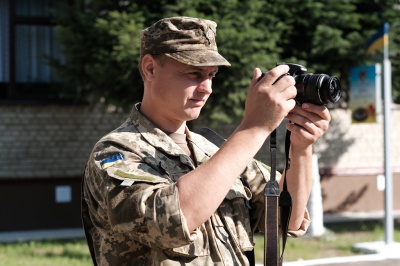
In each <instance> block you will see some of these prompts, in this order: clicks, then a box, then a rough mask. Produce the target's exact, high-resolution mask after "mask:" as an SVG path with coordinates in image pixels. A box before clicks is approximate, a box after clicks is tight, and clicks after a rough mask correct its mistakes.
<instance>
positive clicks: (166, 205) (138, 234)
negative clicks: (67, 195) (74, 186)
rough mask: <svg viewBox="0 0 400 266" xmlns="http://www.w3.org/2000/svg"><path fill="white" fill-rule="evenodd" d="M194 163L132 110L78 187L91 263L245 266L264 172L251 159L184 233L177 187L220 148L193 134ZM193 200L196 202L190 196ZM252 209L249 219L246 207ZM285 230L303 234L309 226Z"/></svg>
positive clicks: (260, 219) (259, 223)
mask: <svg viewBox="0 0 400 266" xmlns="http://www.w3.org/2000/svg"><path fill="white" fill-rule="evenodd" d="M188 143H189V145H191V146H192V151H193V153H194V158H196V162H194V161H193V160H192V159H191V158H190V157H189V156H187V155H186V154H185V153H184V152H183V151H182V149H181V148H180V147H179V146H178V145H177V144H176V143H175V142H174V141H173V140H172V139H171V138H170V137H168V136H167V135H166V134H165V133H164V132H163V131H161V130H160V129H158V128H156V127H155V126H154V125H153V124H152V123H151V122H150V121H148V120H147V119H146V118H145V117H144V116H143V115H141V113H140V112H139V111H138V110H137V109H136V108H133V111H132V114H131V116H130V118H128V120H127V121H126V122H125V123H124V124H122V125H121V126H120V127H119V128H117V129H116V130H114V131H113V132H111V133H109V134H107V135H106V136H104V137H103V138H102V139H101V140H100V141H99V142H98V143H97V144H96V145H95V147H94V149H93V151H92V153H91V155H90V158H89V161H88V163H87V166H86V169H85V173H84V177H83V183H82V220H83V224H84V229H85V234H86V238H87V241H88V245H89V249H90V251H91V255H92V258H93V262H94V264H95V265H114V266H115V265H171V266H173V265H229V266H231V265H248V264H249V263H248V260H247V258H246V257H245V255H244V252H245V251H249V250H252V249H253V233H254V232H255V231H257V230H260V231H263V228H262V227H263V225H264V196H263V187H264V185H265V182H266V180H267V179H268V178H269V171H268V167H266V166H265V165H263V164H261V163H260V162H257V161H253V162H252V163H250V164H249V166H248V167H247V169H246V170H245V171H244V172H243V174H242V178H244V179H245V180H246V181H247V182H248V184H249V186H248V187H249V188H250V189H249V188H248V187H246V186H244V185H243V183H242V181H241V179H240V178H239V177H238V179H237V181H236V183H235V184H234V185H233V186H232V188H231V189H230V190H229V192H228V193H227V195H226V197H225V200H224V201H223V202H222V204H221V205H220V207H219V208H218V210H217V211H216V212H215V213H214V214H213V215H212V216H211V217H210V218H209V219H208V220H207V221H206V222H205V223H204V224H202V225H201V226H200V227H199V228H197V229H196V230H195V231H194V232H189V230H188V228H187V226H186V221H185V217H184V216H183V213H182V211H181V210H180V208H179V193H178V190H177V187H176V181H177V180H178V178H179V177H180V176H182V175H184V174H185V173H187V172H189V171H191V170H193V169H194V168H195V167H196V165H201V164H202V163H204V162H205V161H206V160H208V159H209V158H210V157H211V156H212V155H213V154H214V153H215V152H216V151H217V150H218V148H217V147H216V146H214V144H212V143H211V142H209V141H208V140H207V139H205V138H203V137H202V136H200V135H198V134H195V133H193V132H190V133H189V136H188ZM193 200H194V201H195V200H196V199H195V198H193ZM248 201H250V202H251V206H252V215H251V216H252V217H251V218H250V215H249V209H248V207H247V204H246V202H248ZM308 222H309V221H308V214H307V213H306V214H305V219H304V222H303V225H302V228H301V229H300V230H299V231H296V232H290V234H291V235H293V236H298V235H302V234H303V233H304V232H305V230H306V228H307V227H308Z"/></svg>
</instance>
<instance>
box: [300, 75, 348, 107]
mask: <svg viewBox="0 0 400 266" xmlns="http://www.w3.org/2000/svg"><path fill="white" fill-rule="evenodd" d="M295 81H296V88H297V96H296V98H295V100H296V101H297V102H298V103H303V102H309V103H314V104H318V105H325V104H327V103H335V102H337V101H338V100H339V99H340V95H341V86H340V81H339V79H338V78H337V77H331V76H328V75H326V74H303V75H298V76H295Z"/></svg>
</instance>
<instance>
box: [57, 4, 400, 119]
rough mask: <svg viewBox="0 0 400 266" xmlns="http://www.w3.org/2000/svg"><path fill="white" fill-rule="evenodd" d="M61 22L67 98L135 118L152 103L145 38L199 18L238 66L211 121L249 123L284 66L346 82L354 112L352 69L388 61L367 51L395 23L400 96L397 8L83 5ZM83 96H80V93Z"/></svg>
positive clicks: (219, 93) (214, 101)
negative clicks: (256, 82)
mask: <svg viewBox="0 0 400 266" xmlns="http://www.w3.org/2000/svg"><path fill="white" fill-rule="evenodd" d="M75 2H76V3H77V4H76V5H75V6H73V7H70V8H68V9H67V12H65V14H64V15H63V16H60V17H59V21H58V22H59V26H58V28H57V33H58V38H59V40H60V42H61V43H62V44H63V46H64V51H65V62H66V63H63V62H57V61H53V62H52V64H53V66H54V68H55V69H56V70H57V71H58V73H59V75H60V76H61V77H62V78H63V80H64V83H65V84H66V85H67V88H68V89H66V90H65V93H66V94H67V95H69V96H71V97H75V98H76V99H80V100H82V99H85V100H89V101H90V102H91V103H98V102H99V101H100V102H103V103H104V104H105V105H110V104H111V105H115V106H120V107H121V108H123V109H128V108H130V107H131V106H132V104H133V103H134V102H137V101H140V99H141V97H142V87H143V84H142V80H141V77H140V75H139V72H138V69H137V64H138V58H139V45H140V43H139V34H140V31H141V30H142V29H143V28H145V27H146V26H149V25H151V24H153V23H154V22H155V21H157V20H158V19H161V18H163V17H169V16H198V17H202V18H207V19H212V20H215V21H216V22H217V23H218V31H217V42H218V47H219V51H220V52H221V54H223V55H224V56H225V57H226V58H227V59H228V60H229V61H230V62H231V64H232V67H229V68H226V67H221V69H220V71H219V73H218V75H217V78H216V79H214V83H213V96H212V97H211V98H210V100H209V103H208V104H207V105H206V107H205V109H204V113H203V117H206V118H208V119H209V120H213V121H233V120H235V119H236V118H237V117H240V115H241V114H242V113H243V108H244V100H245V97H246V92H247V88H248V85H249V82H250V79H251V77H252V72H253V69H254V67H260V68H261V69H262V70H267V69H270V68H272V67H274V66H275V64H276V63H277V62H281V61H285V62H295V63H300V64H303V65H305V66H306V67H307V68H308V70H309V71H310V72H313V73H326V74H329V75H335V76H338V77H339V78H340V80H341V83H342V87H343V90H344V97H343V100H342V104H341V106H345V101H347V100H348V99H347V93H346V92H347V91H348V89H349V88H348V76H349V70H350V67H352V66H356V65H362V64H367V63H376V62H380V61H381V57H380V56H379V53H377V54H376V55H375V56H368V55H366V53H365V44H366V43H367V41H368V39H369V38H370V37H371V36H372V35H373V34H374V33H375V32H376V31H377V30H378V29H379V28H380V27H381V26H382V24H383V23H384V22H388V23H389V24H390V25H391V27H390V30H391V31H390V38H389V39H390V43H391V45H390V47H391V54H390V56H391V60H392V66H393V88H394V89H395V90H399V87H400V73H399V71H400V57H399V49H400V48H398V47H399V45H398V44H399V42H400V37H399V36H400V34H399V33H400V25H399V24H400V23H399V18H400V10H399V6H398V4H397V1H396V0H388V1H369V0H334V1H330V0H320V1H316V0H302V1H300V0H269V1H262V0H226V1H220V0H197V1H194V0H160V1H157V2H153V1H145V0H138V1H128V0H125V1H122V0H121V1H105V0H97V1H96V0H93V1H83V0H77V1H75ZM71 88H74V89H71Z"/></svg>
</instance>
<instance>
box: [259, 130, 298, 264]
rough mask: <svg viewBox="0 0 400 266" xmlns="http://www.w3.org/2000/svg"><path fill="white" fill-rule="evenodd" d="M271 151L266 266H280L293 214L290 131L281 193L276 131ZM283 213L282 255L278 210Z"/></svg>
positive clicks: (267, 205)
mask: <svg viewBox="0 0 400 266" xmlns="http://www.w3.org/2000/svg"><path fill="white" fill-rule="evenodd" d="M270 149H271V177H270V180H269V181H268V182H267V184H266V186H265V190H264V196H265V197H266V199H265V235H264V265H266V266H279V265H282V262H283V253H284V252H285V246H286V240H287V233H288V226H289V220H290V216H291V212H292V197H291V196H290V193H289V191H288V190H287V184H286V174H287V171H288V170H289V168H290V158H289V150H290V131H286V138H285V156H286V165H285V175H284V177H283V178H284V179H283V188H282V192H281V193H279V185H278V182H277V181H276V149H277V144H276V130H274V131H273V132H272V133H271V136H270ZM278 206H279V207H280V212H281V215H280V217H281V221H280V224H281V231H282V253H281V254H280V241H279V232H278V229H279V224H278V216H279V215H278V211H279V210H278V208H279V207H278Z"/></svg>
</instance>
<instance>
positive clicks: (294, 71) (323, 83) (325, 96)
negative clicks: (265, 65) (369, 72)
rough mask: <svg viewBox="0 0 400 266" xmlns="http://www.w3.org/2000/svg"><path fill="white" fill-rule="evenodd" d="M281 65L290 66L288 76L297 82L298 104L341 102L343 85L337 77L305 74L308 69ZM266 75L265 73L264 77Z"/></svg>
mask: <svg viewBox="0 0 400 266" xmlns="http://www.w3.org/2000/svg"><path fill="white" fill-rule="evenodd" d="M276 65H277V66H279V65H288V66H289V72H288V73H287V74H286V75H290V76H292V77H294V79H295V81H296V85H295V86H296V89H297V95H296V98H295V100H296V102H297V103H298V104H302V103H304V102H308V103H313V104H317V105H326V104H328V103H335V102H337V101H339V99H340V96H341V85H340V81H339V79H338V78H337V77H333V76H328V75H326V74H311V73H308V74H305V73H306V71H307V68H305V67H304V66H302V65H299V64H293V63H277V64H276ZM264 75H265V73H263V76H264Z"/></svg>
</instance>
